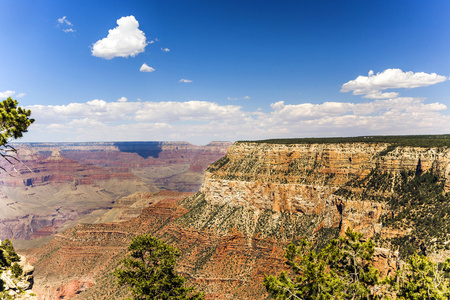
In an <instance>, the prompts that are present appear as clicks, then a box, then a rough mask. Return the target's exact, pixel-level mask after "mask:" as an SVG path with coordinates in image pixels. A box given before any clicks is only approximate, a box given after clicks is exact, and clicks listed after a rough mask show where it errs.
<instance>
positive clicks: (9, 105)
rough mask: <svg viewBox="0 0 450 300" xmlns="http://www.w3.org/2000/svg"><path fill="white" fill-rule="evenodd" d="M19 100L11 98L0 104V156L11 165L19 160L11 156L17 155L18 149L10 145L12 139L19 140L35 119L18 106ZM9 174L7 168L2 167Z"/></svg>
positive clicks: (28, 111)
mask: <svg viewBox="0 0 450 300" xmlns="http://www.w3.org/2000/svg"><path fill="white" fill-rule="evenodd" d="M18 105H19V103H18V102H17V100H13V99H12V98H11V97H9V98H8V99H6V100H3V101H1V102H0V155H1V156H2V157H3V158H4V159H5V160H6V161H7V162H8V163H10V164H12V165H14V162H13V161H16V162H18V161H19V160H18V159H17V158H16V157H14V156H13V155H11V153H17V151H16V149H14V148H13V147H11V146H10V145H8V142H9V140H10V139H11V138H13V139H18V138H21V137H22V136H23V133H25V132H27V130H28V126H30V125H31V124H32V123H33V122H34V119H31V118H30V115H31V111H30V110H27V109H23V108H21V107H19V106H18ZM0 168H1V169H2V170H3V171H5V172H7V171H6V169H5V168H3V167H0Z"/></svg>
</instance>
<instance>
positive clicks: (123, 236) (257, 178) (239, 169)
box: [23, 136, 450, 299]
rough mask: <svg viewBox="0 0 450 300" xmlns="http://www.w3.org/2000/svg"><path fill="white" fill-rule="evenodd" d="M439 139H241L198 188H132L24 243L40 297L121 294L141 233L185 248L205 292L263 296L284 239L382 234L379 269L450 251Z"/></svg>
mask: <svg viewBox="0 0 450 300" xmlns="http://www.w3.org/2000/svg"><path fill="white" fill-rule="evenodd" d="M439 138H440V140H442V139H444V145H443V146H442V145H441V144H440V143H436V141H434V140H430V141H427V143H426V144H427V145H425V146H424V145H422V144H420V143H415V140H414V139H412V140H410V141H407V143H400V142H396V141H395V139H392V140H393V142H386V141H383V140H376V139H370V140H367V141H366V140H364V139H361V140H358V141H351V142H348V141H346V140H345V139H342V140H338V141H333V142H328V141H326V140H325V141H324V140H317V141H313V142H311V141H309V140H305V141H303V140H296V141H288V142H285V141H283V142H273V141H270V142H269V141H260V142H236V143H234V144H233V145H232V146H231V147H229V148H228V150H227V153H226V155H225V156H223V157H222V158H220V159H218V160H217V161H216V162H214V163H212V164H211V165H210V166H209V167H208V168H207V170H206V172H205V175H204V179H203V183H202V185H201V186H200V188H199V190H198V192H196V193H192V191H189V192H191V193H190V194H183V193H181V192H180V191H160V192H159V193H150V192H148V191H142V192H138V193H134V194H132V195H129V196H126V197H122V198H120V200H118V201H116V202H115V203H114V205H116V208H112V209H110V210H109V215H108V214H104V218H103V221H102V222H97V223H96V224H92V223H91V224H87V223H83V224H78V225H76V226H74V227H72V228H70V229H68V230H65V231H61V232H58V233H57V234H56V235H55V236H54V238H53V239H52V240H51V241H49V242H48V243H47V244H45V245H44V246H41V247H38V248H34V249H28V250H24V251H23V254H25V255H26V256H27V258H28V259H29V261H30V262H31V263H32V264H33V265H34V266H35V268H36V271H35V287H34V288H33V289H36V291H37V293H38V294H39V295H40V297H41V298H40V299H71V298H76V299H111V298H114V299H123V298H124V297H126V296H127V291H126V289H125V288H124V287H118V286H117V285H116V284H115V279H114V276H113V275H112V272H113V270H114V269H115V268H117V267H119V266H120V259H122V258H123V257H124V256H125V255H126V254H127V250H126V249H127V246H128V245H129V243H130V242H131V239H132V238H133V237H134V236H136V235H139V234H143V233H152V234H153V235H154V236H156V237H158V238H160V239H162V240H163V241H165V242H167V243H169V244H171V245H173V246H175V247H177V248H178V249H180V250H181V253H182V255H181V257H180V258H179V260H178V263H177V270H178V272H180V273H181V274H183V275H184V276H186V277H187V278H188V280H189V284H190V285H193V286H195V287H197V289H198V290H201V291H204V292H205V294H206V296H207V299H264V298H267V294H266V291H265V288H264V286H263V284H262V282H263V278H264V274H278V273H279V272H281V271H282V270H286V265H285V263H284V258H283V254H284V249H285V247H286V245H287V244H288V243H290V242H294V243H295V242H298V241H299V240H300V239H301V238H302V237H306V238H308V239H309V240H310V241H311V242H312V243H313V245H314V247H315V248H316V249H320V248H321V247H323V246H324V245H325V244H326V243H327V241H329V240H330V239H332V238H335V237H338V236H339V235H342V234H343V232H344V231H345V230H346V229H347V228H348V227H351V228H352V229H354V230H356V231H359V232H362V233H363V234H364V236H365V237H366V238H369V237H370V238H372V239H373V240H374V241H375V242H376V245H377V248H376V252H375V255H374V258H373V263H374V265H375V266H376V267H377V268H378V269H380V270H381V272H382V274H383V275H387V274H391V273H392V272H393V271H395V270H396V268H397V267H398V264H399V263H400V261H401V259H404V258H405V255H407V254H408V253H409V252H408V251H419V252H421V253H423V254H426V255H428V256H430V257H432V258H433V259H435V260H436V261H443V259H445V258H446V257H448V256H449V255H450V249H449V247H446V245H447V243H448V242H449V241H450V238H449V236H450V226H449V225H447V224H446V223H447V222H445V218H446V217H445V216H446V215H447V214H449V213H450V208H449V205H448V203H449V201H450V196H449V191H450V148H449V145H448V144H449V141H450V137H449V136H444V137H439ZM416 144H419V145H416ZM185 192H187V191H185ZM134 206H135V207H139V209H137V210H135V211H133V210H130V211H128V212H127V209H126V208H127V207H129V208H133V207H134ZM119 219H120V220H121V222H117V220H119ZM427 224H429V225H427ZM400 245H401V247H400Z"/></svg>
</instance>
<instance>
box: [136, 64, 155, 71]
mask: <svg viewBox="0 0 450 300" xmlns="http://www.w3.org/2000/svg"><path fill="white" fill-rule="evenodd" d="M139 71H141V72H154V71H155V69H154V68H152V67H150V66H149V65H147V64H146V63H144V64H142V66H141V68H140V69H139Z"/></svg>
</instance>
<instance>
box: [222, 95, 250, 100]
mask: <svg viewBox="0 0 450 300" xmlns="http://www.w3.org/2000/svg"><path fill="white" fill-rule="evenodd" d="M250 99H251V98H250V96H244V97H234V98H233V97H227V100H229V101H238V100H250Z"/></svg>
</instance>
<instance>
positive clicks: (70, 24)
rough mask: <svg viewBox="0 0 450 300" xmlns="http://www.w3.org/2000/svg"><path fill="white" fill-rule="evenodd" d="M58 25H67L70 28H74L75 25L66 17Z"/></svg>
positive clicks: (60, 19) (59, 20)
mask: <svg viewBox="0 0 450 300" xmlns="http://www.w3.org/2000/svg"><path fill="white" fill-rule="evenodd" d="M58 23H59V24H66V25H69V26H73V24H72V23H71V22H70V21H69V20H67V17H66V16H64V17H62V18H59V19H58Z"/></svg>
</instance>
